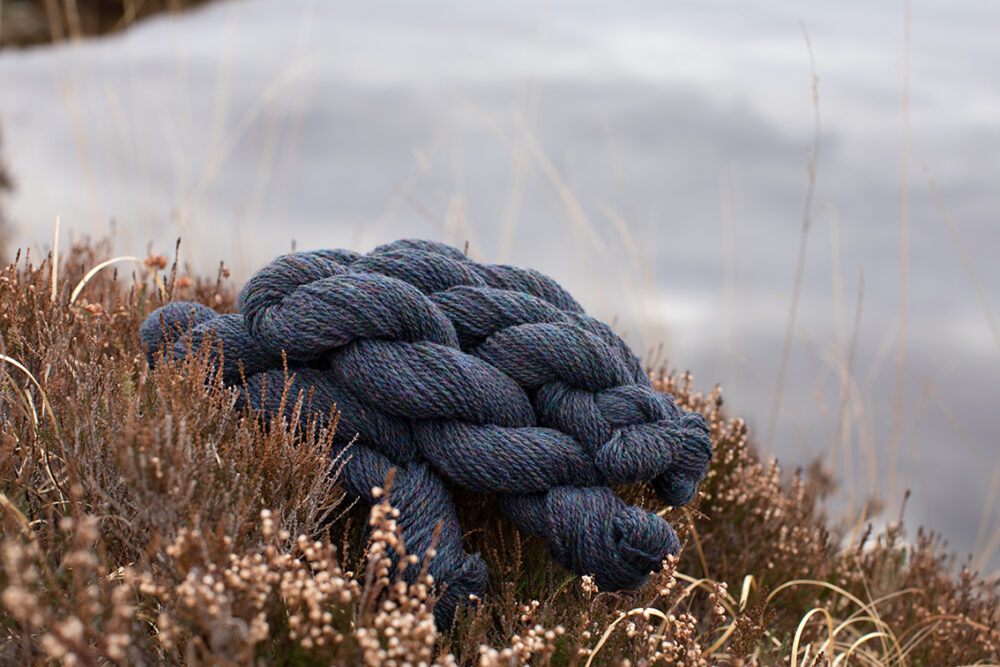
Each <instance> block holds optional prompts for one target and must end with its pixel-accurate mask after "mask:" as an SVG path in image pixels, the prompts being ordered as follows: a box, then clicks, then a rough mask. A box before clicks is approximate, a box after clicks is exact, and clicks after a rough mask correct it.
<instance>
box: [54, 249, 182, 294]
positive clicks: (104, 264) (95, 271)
mask: <svg viewBox="0 0 1000 667" xmlns="http://www.w3.org/2000/svg"><path fill="white" fill-rule="evenodd" d="M119 262H137V263H139V264H141V265H142V266H146V265H147V264H146V260H144V259H140V258H139V257H132V256H129V255H124V256H122V257H113V258H112V259H108V260H105V261H103V262H101V263H100V264H98V265H97V266H95V267H94V268H92V269H91V270H90V271H88V272H87V274H86V275H85V276H84V277H83V278H81V279H80V282H78V283H77V284H76V287H74V288H73V292H72V293H71V294H70V297H69V305H71V306H72V305H73V304H74V303H76V297H78V296H80V292H82V291H83V288H84V287H86V286H87V283H89V282H90V281H91V279H92V278H93V277H94V276H96V275H97V274H98V273H99V272H100V271H101V269H104V268H106V267H108V266H111V265H112V264H117V263H119ZM153 279H154V280H155V281H156V286H157V287H158V288H159V290H160V296H161V298H163V299H166V298H167V288H166V286H165V285H164V284H163V280H162V279H161V278H160V276H159V275H158V274H156V273H154V274H153Z"/></svg>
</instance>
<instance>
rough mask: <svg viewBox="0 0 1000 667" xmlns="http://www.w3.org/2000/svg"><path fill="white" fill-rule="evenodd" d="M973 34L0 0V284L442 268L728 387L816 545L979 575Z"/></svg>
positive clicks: (983, 458)
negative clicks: (382, 251) (68, 265)
mask: <svg viewBox="0 0 1000 667" xmlns="http://www.w3.org/2000/svg"><path fill="white" fill-rule="evenodd" d="M189 5H196V7H193V8H192V7H188V6H189ZM163 10H166V11H163ZM181 10H184V11H181ZM998 25H1000V5H996V4H993V3H983V2H973V1H971V0H959V1H950V2H944V1H943V0H914V1H913V2H912V4H905V3H904V1H903V0H900V1H898V2H881V3H870V2H856V1H853V0H852V1H849V2H840V3H790V2H780V1H778V0H759V1H757V2H735V1H721V0H718V1H709V2H699V3H693V2H677V3H658V2H655V3H654V2H646V1H643V0H623V1H620V2H616V3H597V2H588V1H574V2H568V1H560V0H549V1H547V2H517V1H515V2H507V3H459V2H444V1H441V0H427V1H425V2H421V3H409V2H398V1H390V2H380V3H343V2H320V1H319V0H312V1H309V0H236V1H230V2H225V1H221V0H220V1H217V2H208V3H190V2H182V1H181V0H173V1H167V2H153V1H152V0H147V1H146V2H142V1H141V0H131V1H130V0H124V1H121V2H120V1H117V0H116V1H114V2H112V1H111V0H108V1H107V2H86V1H84V0H45V1H32V2H27V1H24V0H21V1H18V0H0V132H2V138H3V144H2V147H0V163H4V164H5V165H6V168H7V172H8V174H9V181H10V185H12V186H13V189H11V190H9V191H6V190H5V189H4V186H5V185H6V184H7V181H6V180H5V178H4V177H3V176H2V175H0V211H2V212H3V214H4V215H5V218H6V223H5V231H6V238H7V248H8V250H7V254H8V255H11V254H12V253H13V249H15V248H18V247H26V246H30V247H31V248H33V255H35V256H36V257H37V256H38V254H36V253H44V252H47V251H48V249H50V248H51V247H52V243H53V234H54V231H55V220H56V216H61V230H62V231H61V235H62V241H63V242H64V243H65V242H68V241H70V240H71V239H79V238H81V237H84V236H88V235H89V236H92V237H97V238H102V237H106V236H108V235H110V236H111V237H112V238H113V239H114V243H115V249H116V251H117V252H120V253H125V254H142V253H144V252H145V251H147V250H151V251H153V252H157V253H162V254H167V255H171V256H172V252H173V247H174V243H175V241H176V239H177V238H178V237H181V238H182V239H183V240H182V244H181V261H182V263H187V264H188V265H189V266H190V270H191V271H203V272H214V270H215V269H216V267H217V266H218V264H219V262H220V261H224V262H225V263H226V264H227V266H229V267H230V268H231V269H232V272H233V278H234V280H235V281H236V284H241V283H242V281H243V280H245V278H246V277H247V276H248V275H249V274H251V273H252V272H253V271H254V270H256V269H257V268H259V267H260V266H261V265H263V264H265V263H266V262H267V261H269V260H270V259H271V258H273V257H274V256H275V255H276V254H279V253H282V252H285V251H288V250H290V249H291V248H293V247H295V248H298V249H311V248H321V247H350V248H354V249H356V250H361V251H366V250H369V249H371V248H372V247H374V246H375V245H377V244H380V243H383V242H386V241H389V240H393V239H396V238H400V237H423V238H431V239H438V240H443V241H447V242H451V243H454V244H456V245H458V246H460V247H462V246H464V244H465V243H466V242H468V244H469V253H470V255H471V256H472V257H473V258H475V259H477V260H481V261H490V262H506V263H512V264H517V265H522V266H532V267H535V268H538V269H540V270H542V271H543V272H545V273H548V274H550V275H551V276H553V277H554V278H556V279H557V280H559V281H560V282H561V283H563V284H564V285H565V286H566V287H567V288H568V289H569V290H570V291H571V292H572V293H573V294H574V295H576V296H577V298H578V299H579V300H580V301H581V302H582V303H583V304H584V306H585V307H586V308H587V309H588V311H589V312H590V313H591V314H593V315H595V316H597V317H599V318H601V319H604V320H607V321H611V322H613V323H614V326H615V328H616V329H617V330H618V331H619V332H620V333H621V334H622V335H623V336H624V337H625V338H626V340H628V341H629V343H630V344H632V345H633V347H635V348H636V349H637V351H639V352H640V354H641V355H642V356H643V357H644V358H645V359H647V360H649V361H650V362H655V363H666V364H668V365H669V367H670V368H671V369H674V370H679V371H684V370H690V371H691V372H692V373H693V374H694V376H695V384H696V386H698V387H700V388H702V389H703V390H705V391H708V390H711V389H712V387H713V386H714V385H715V384H716V383H719V384H721V386H722V389H723V395H724V397H725V400H726V404H727V406H728V410H729V412H730V414H731V415H734V416H741V417H744V418H746V419H747V420H748V422H749V423H750V425H751V428H752V437H753V438H754V439H755V440H756V442H757V444H758V446H759V448H760V449H761V450H762V451H763V452H765V453H766V454H770V455H773V456H776V457H778V459H779V461H780V462H781V463H782V465H783V466H784V467H785V468H786V469H794V468H795V467H796V466H803V467H805V466H809V465H810V464H811V463H813V462H815V461H820V462H821V463H822V464H823V465H824V466H826V468H827V469H828V470H829V471H830V472H831V474H832V476H833V478H834V480H835V481H836V483H837V485H838V488H837V490H836V492H835V494H834V496H833V499H832V502H831V506H830V507H831V512H832V513H833V514H835V515H837V516H840V517H843V518H845V520H858V519H859V518H865V517H870V516H871V514H872V511H871V510H872V505H871V503H870V502H869V501H871V500H872V499H876V498H877V499H879V500H881V501H882V503H883V504H884V506H885V512H884V513H883V514H882V517H881V518H879V519H876V521H885V520H893V519H894V518H895V517H896V516H898V512H899V507H900V503H901V501H902V498H903V495H904V491H905V490H906V489H910V490H911V491H912V496H911V497H910V500H909V501H908V503H907V505H906V515H905V516H906V519H907V522H908V523H909V525H910V526H914V525H916V524H924V525H926V526H928V527H929V528H932V529H934V530H936V531H937V532H940V533H942V534H943V535H944V536H945V537H946V538H948V539H949V541H950V546H951V547H952V548H953V549H954V550H955V551H956V552H957V553H958V554H959V556H960V558H965V557H966V556H971V557H972V562H973V565H974V566H975V567H977V568H978V569H980V570H981V571H982V572H983V573H984V574H987V575H988V574H990V573H991V572H992V573H993V576H998V574H1000V569H998V568H1000V557H998V553H1000V511H998V509H997V508H998V506H1000V443H998V436H997V435H996V433H997V429H996V427H995V425H994V424H993V422H992V420H993V417H994V416H995V414H996V412H997V408H1000V328H998V326H997V318H996V311H997V309H998V308H1000V262H998V261H997V253H998V251H1000V231H998V227H997V223H998V221H997V211H998V210H1000V80H998V79H997V77H996V74H995V64H996V63H997V62H998V61H1000V42H998V41H997V40H996V39H995V32H996V28H997V26H998ZM29 45H30V46H29ZM866 507H867V509H866Z"/></svg>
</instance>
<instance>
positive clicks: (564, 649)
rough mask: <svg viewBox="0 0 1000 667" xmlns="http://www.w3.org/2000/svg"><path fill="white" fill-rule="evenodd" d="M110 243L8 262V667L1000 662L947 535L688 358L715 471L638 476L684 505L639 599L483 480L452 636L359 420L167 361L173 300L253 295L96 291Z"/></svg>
mask: <svg viewBox="0 0 1000 667" xmlns="http://www.w3.org/2000/svg"><path fill="white" fill-rule="evenodd" d="M108 253H109V247H108V245H107V244H103V243H83V244H78V245H77V246H75V247H73V248H72V249H71V250H70V251H69V252H68V253H65V256H64V257H62V258H61V259H60V260H59V262H58V265H59V268H58V271H53V264H52V258H51V257H50V258H47V259H45V261H43V262H42V263H41V264H40V265H38V266H33V265H32V261H31V259H30V258H29V257H27V256H23V257H18V258H17V259H16V260H15V262H14V263H13V264H11V265H10V266H8V267H7V268H6V269H5V270H4V271H3V272H2V274H0V353H2V354H3V355H4V356H3V357H2V360H0V371H2V372H0V381H2V384H3V386H2V395H0V399H2V403H0V410H2V412H0V415H2V421H0V530H2V536H0V662H2V663H12V664H23V663H27V664H32V663H43V662H49V661H57V662H63V663H67V664H77V663H79V664H154V663H156V664H158V663H163V662H169V663H186V664H202V663H213V664H250V663H257V664H370V665H381V664H405V663H412V664H419V663H423V664H431V663H438V664H480V665H517V664H537V665H546V664H555V665H564V664H565V665H586V664H622V665H624V664H633V665H637V664H679V665H715V664H717V665H734V664H759V665H772V664H788V663H794V664H796V665H807V664H808V665H814V664H815V665H819V664H831V663H833V662H834V661H836V664H845V665H846V664H893V665H950V664H968V663H974V662H980V663H983V662H990V661H992V662H997V661H1000V612H998V610H997V609H998V601H1000V598H998V593H997V589H996V586H995V585H989V584H987V583H985V582H983V581H982V580H981V579H980V578H979V577H978V576H977V575H976V574H975V573H974V572H972V571H971V570H970V569H969V568H961V567H956V565H955V563H954V562H953V561H952V560H951V559H950V557H949V556H948V555H947V554H946V552H945V549H944V547H943V545H942V544H941V542H940V540H939V539H938V538H937V537H936V536H934V535H933V534H931V533H928V532H923V531H918V532H917V534H916V537H915V539H914V540H913V542H912V544H908V543H907V542H906V541H905V540H904V539H903V536H904V532H903V526H902V523H901V522H899V521H897V522H893V523H892V524H890V527H889V528H888V529H887V530H886V531H885V532H884V533H882V534H878V535H874V534H872V530H871V528H870V526H869V527H867V529H865V528H864V527H863V528H862V529H861V530H859V531H853V530H851V529H852V528H853V526H848V525H840V524H838V523H836V522H834V521H831V519H830V518H829V517H827V516H826V514H825V512H824V499H825V498H826V496H827V494H828V493H829V491H830V488H831V481H830V480H829V479H828V478H827V476H826V475H825V474H824V473H823V471H822V470H821V469H820V468H818V467H812V468H810V469H809V470H806V471H796V472H794V473H792V474H788V473H785V472H784V471H782V469H781V468H780V467H779V466H778V464H777V462H774V461H764V460H761V459H760V457H759V456H758V455H757V453H756V451H755V448H754V446H753V443H752V441H751V438H750V434H749V433H748V431H747V428H746V424H745V423H744V422H743V421H742V420H739V419H733V418H730V417H729V416H728V415H727V414H726V412H725V411H724V410H723V402H722V397H721V395H720V393H719V391H718V390H713V391H710V392H708V393H704V394H703V393H699V392H697V391H696V390H695V388H694V387H695V383H694V379H693V378H691V377H690V376H688V375H674V374H670V373H668V372H666V371H665V370H664V369H650V370H651V371H653V372H654V379H655V381H656V383H657V388H658V389H660V390H662V391H668V392H671V393H672V394H673V395H674V396H675V397H676V398H677V400H678V402H679V404H680V405H681V406H682V407H684V408H687V409H695V410H698V411H700V412H701V413H702V414H704V415H705V417H706V419H707V421H708V423H709V425H710V428H711V436H712V439H713V442H714V444H715V459H714V461H713V464H712V469H711V471H710V473H709V477H708V478H707V479H706V481H705V482H704V484H703V486H702V491H701V494H700V497H699V499H698V500H697V501H696V502H695V503H694V504H692V506H690V507H685V508H674V509H667V508H662V507H661V506H660V505H659V504H658V503H657V501H656V499H655V498H654V497H653V496H652V494H649V493H647V492H646V491H645V490H643V489H639V488H621V489H619V492H620V493H621V494H623V495H624V496H628V498H629V499H630V500H633V501H635V502H638V503H640V504H643V505H644V506H645V507H647V508H649V509H651V510H653V511H663V512H666V513H667V517H668V519H669V520H670V521H671V522H672V523H673V525H675V526H677V527H678V529H679V533H680V535H681V538H682V541H683V542H684V549H683V551H682V553H681V554H680V556H679V557H677V558H671V559H668V560H667V561H666V562H664V563H663V565H662V568H661V569H660V570H659V571H657V572H655V573H653V574H652V576H651V577H650V579H649V581H648V582H647V583H646V584H645V585H644V586H643V587H642V588H640V589H639V590H637V591H629V592H614V591H601V590H598V589H597V588H596V587H595V585H594V582H593V580H592V579H591V578H590V577H578V576H576V575H574V574H571V573H569V572H567V571H566V570H563V569H562V568H561V567H559V566H558V565H557V564H555V563H554V562H553V561H552V559H551V558H550V557H549V555H548V553H547V551H546V549H547V547H546V545H545V543H544V542H543V541H542V540H540V539H538V538H535V537H532V536H528V535H524V534H521V533H519V532H518V531H517V530H516V528H514V526H513V525H511V523H510V522H509V521H508V520H507V519H506V518H505V517H504V516H503V515H502V513H500V512H499V511H498V508H497V502H496V500H495V499H493V498H491V497H488V496H479V495H477V494H473V493H470V492H463V491H458V492H457V501H458V502H457V505H458V506H459V508H460V512H461V514H462V516H461V520H462V524H463V525H464V526H466V527H467V529H468V533H467V534H466V535H465V541H466V546H467V547H468V548H469V549H470V550H474V551H479V552H480V553H482V554H483V556H484V558H485V559H486V561H487V563H488V565H489V567H490V581H491V583H490V590H489V591H488V593H487V595H486V597H485V599H483V600H480V601H479V604H478V605H477V606H475V607H469V608H466V609H463V610H461V611H460V613H459V616H458V618H457V619H456V622H455V625H454V626H453V628H452V629H451V631H450V632H448V633H444V634H441V633H439V632H438V631H437V629H436V628H435V626H434V622H433V616H432V614H431V609H432V608H433V604H434V596H435V592H434V591H435V589H434V587H433V582H432V581H431V580H430V579H429V576H428V575H427V573H426V570H425V569H424V568H425V565H426V564H425V563H421V562H417V561H416V559H415V558H414V557H411V556H407V555H406V551H405V549H406V546H405V544H404V543H402V541H401V538H400V535H399V530H398V528H397V526H396V523H395V516H396V511H395V510H394V509H393V508H392V507H391V506H389V505H388V504H386V503H385V502H383V503H381V504H379V505H376V506H375V507H374V508H371V509H370V510H369V509H368V508H364V507H359V506H356V505H352V504H351V503H350V502H348V501H347V500H345V499H344V498H343V497H342V494H341V492H340V490H339V489H338V487H337V483H336V475H337V470H338V467H339V465H340V464H341V463H342V456H341V457H338V456H337V455H335V454H336V453H335V452H334V451H333V449H332V433H333V431H332V429H334V428H336V421H334V422H333V424H332V426H330V427H329V428H325V427H321V426H320V425H319V424H318V423H317V421H316V420H313V419H311V418H310V412H309V402H308V396H293V395H287V397H286V400H287V401H288V402H289V405H292V406H295V409H294V410H293V411H292V414H293V416H292V418H291V419H285V420H283V419H278V418H275V419H269V418H264V417H262V416H261V415H259V414H256V413H253V412H247V411H241V410H237V409H235V407H234V403H235V398H236V397H235V395H234V393H233V391H232V390H230V389H227V388H225V387H224V386H223V385H222V383H221V380H220V378H218V377H217V375H216V374H215V373H214V372H213V370H212V368H211V366H210V364H209V363H208V361H207V359H206V358H205V357H204V356H202V357H198V356H195V357H192V358H189V359H185V360H182V361H178V362H172V363H164V364H158V365H157V366H156V367H155V368H152V369H151V368H149V367H148V366H147V364H146V362H145V357H144V354H143V351H142V350H141V349H140V347H139V343H138V340H139V337H138V327H139V324H140V323H141V322H142V320H143V319H144V317H145V315H146V314H147V313H149V312H151V311H152V310H153V309H155V308H156V307H157V306H159V305H161V304H162V303H163V302H165V301H166V300H173V299H185V300H197V301H200V302H202V303H206V304H207V305H210V306H212V307H213V308H216V309H218V310H222V311H232V310H233V307H234V300H235V289H234V286H233V285H232V284H231V283H230V282H229V277H228V270H227V269H226V267H225V266H224V265H220V267H219V270H218V272H217V273H216V275H214V276H211V277H198V276H193V275H191V274H190V272H188V271H186V270H184V269H183V267H181V266H179V265H178V264H177V263H174V264H173V265H170V264H169V263H168V261H167V260H166V259H165V258H163V257H160V256H150V257H149V258H147V259H146V260H145V261H144V262H141V261H140V262H135V261H132V260H123V261H118V262H115V263H113V264H111V265H109V266H107V267H106V268H104V269H102V270H100V271H99V272H97V273H96V274H93V275H92V276H90V277H89V279H88V280H87V282H86V283H85V284H83V286H82V287H79V285H80V283H81V281H82V280H83V279H84V277H85V276H86V275H87V274H88V272H89V271H90V269H91V268H93V267H95V266H97V265H99V264H100V263H101V262H102V261H104V260H106V259H107V258H108V256H109V255H108ZM344 455H349V450H348V452H347V453H346V454H344ZM386 483H387V484H391V479H390V480H387V481H386ZM392 554H397V556H398V557H396V558H393V557H391V556H392ZM406 568H414V572H415V576H410V577H407V578H406V579H404V578H403V577H402V576H401V575H402V572H403V571H405V569H406ZM408 581H409V583H408Z"/></svg>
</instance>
